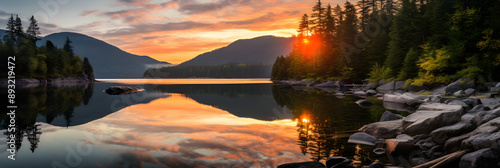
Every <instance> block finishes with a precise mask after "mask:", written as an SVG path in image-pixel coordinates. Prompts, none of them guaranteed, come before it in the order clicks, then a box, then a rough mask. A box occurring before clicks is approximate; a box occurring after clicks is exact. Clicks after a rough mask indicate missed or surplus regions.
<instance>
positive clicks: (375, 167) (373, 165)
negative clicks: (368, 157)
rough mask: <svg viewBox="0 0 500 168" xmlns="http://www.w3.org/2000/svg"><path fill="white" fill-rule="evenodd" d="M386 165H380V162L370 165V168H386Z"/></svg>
mask: <svg viewBox="0 0 500 168" xmlns="http://www.w3.org/2000/svg"><path fill="white" fill-rule="evenodd" d="M384 167H385V165H384V164H382V163H380V162H373V163H372V164H370V166H368V168H384Z"/></svg>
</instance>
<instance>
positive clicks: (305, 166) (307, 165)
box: [278, 162, 325, 168]
mask: <svg viewBox="0 0 500 168" xmlns="http://www.w3.org/2000/svg"><path fill="white" fill-rule="evenodd" d="M278 168H325V165H324V164H323V163H320V162H300V163H287V164H282V165H279V166H278Z"/></svg>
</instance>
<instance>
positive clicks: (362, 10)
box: [356, 0, 371, 28]
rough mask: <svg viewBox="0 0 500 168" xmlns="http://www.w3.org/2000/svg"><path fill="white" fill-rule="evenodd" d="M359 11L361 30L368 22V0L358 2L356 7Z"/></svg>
mask: <svg viewBox="0 0 500 168" xmlns="http://www.w3.org/2000/svg"><path fill="white" fill-rule="evenodd" d="M356 6H357V7H358V10H359V12H358V13H359V16H360V21H361V22H360V24H359V25H360V27H361V28H363V27H365V25H366V24H367V23H368V21H370V11H371V9H370V6H369V5H368V0H360V1H358V4H357V5H356Z"/></svg>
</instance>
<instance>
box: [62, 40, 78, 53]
mask: <svg viewBox="0 0 500 168" xmlns="http://www.w3.org/2000/svg"><path fill="white" fill-rule="evenodd" d="M71 43H72V42H71V40H69V37H66V42H64V51H66V52H67V53H68V54H69V56H70V57H73V56H75V53H74V52H73V46H71Z"/></svg>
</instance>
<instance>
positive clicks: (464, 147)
mask: <svg viewBox="0 0 500 168" xmlns="http://www.w3.org/2000/svg"><path fill="white" fill-rule="evenodd" d="M273 83H274V84H276V85H279V86H280V87H281V88H283V89H295V90H313V89H315V90H323V91H326V92H328V93H329V94H334V95H335V96H337V97H338V98H343V97H344V96H345V95H354V96H357V97H360V98H362V99H360V100H358V101H356V103H357V104H358V105H360V106H366V105H367V104H368V106H369V105H370V103H371V102H370V101H369V100H367V99H366V97H372V96H373V97H377V98H378V99H381V100H382V101H383V105H384V108H386V110H395V111H406V112H408V113H409V115H408V116H406V117H403V116H401V115H398V114H394V113H391V112H389V111H386V112H385V113H384V115H383V116H382V117H381V119H380V121H379V122H375V123H370V124H366V125H364V126H362V127H361V128H360V129H359V130H358V132H356V133H354V134H353V135H351V136H350V137H349V141H348V142H349V143H355V144H361V145H369V146H375V147H376V149H375V150H374V151H373V152H374V153H375V154H386V155H387V157H389V158H393V159H392V161H391V163H380V162H377V161H374V162H373V163H372V165H370V167H372V166H376V165H378V166H382V167H383V166H384V165H387V166H389V165H390V166H402V167H413V166H417V165H428V166H427V167H430V166H433V165H434V166H443V165H444V164H443V163H446V164H447V165H448V166H449V165H453V166H452V167H460V168H462V167H464V168H465V167H481V165H483V166H484V165H487V166H493V167H495V166H500V162H499V161H498V159H495V158H500V127H499V126H498V125H500V94H499V90H500V82H498V83H496V82H495V83H491V84H487V85H484V84H483V85H481V84H478V85H476V84H475V83H474V81H473V80H470V79H467V78H463V79H460V80H457V81H455V82H453V83H451V84H448V85H446V86H440V87H436V88H433V89H429V88H425V87H413V88H411V87H410V88H409V89H408V88H406V89H405V88H404V87H405V81H392V82H388V83H379V84H375V83H370V84H345V83H343V82H339V81H337V82H336V81H326V82H323V83H315V82H312V81H311V80H300V81H296V80H286V81H276V80H273ZM485 88H487V89H485ZM411 90H413V91H411ZM415 90H418V91H415ZM476 90H478V91H476ZM411 153H413V154H414V155H411ZM401 156H404V157H406V158H404V159H405V160H406V161H405V162H406V163H407V164H404V163H403V162H399V163H397V162H394V159H395V158H396V157H397V158H398V159H401V158H403V157H401ZM492 158H493V159H492ZM479 162H481V163H479ZM340 163H342V165H343V166H347V167H349V166H352V164H351V163H352V161H351V160H350V159H348V158H344V157H342V156H334V157H331V158H328V159H327V160H326V161H325V162H324V164H323V163H319V162H316V163H311V162H302V163H290V164H284V165H282V167H286V166H297V165H307V164H309V165H311V164H316V165H317V166H319V167H324V166H325V165H326V167H328V168H330V167H335V166H334V165H336V164H340ZM408 163H411V164H408ZM444 166H446V165H444ZM278 167H280V166H278Z"/></svg>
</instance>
